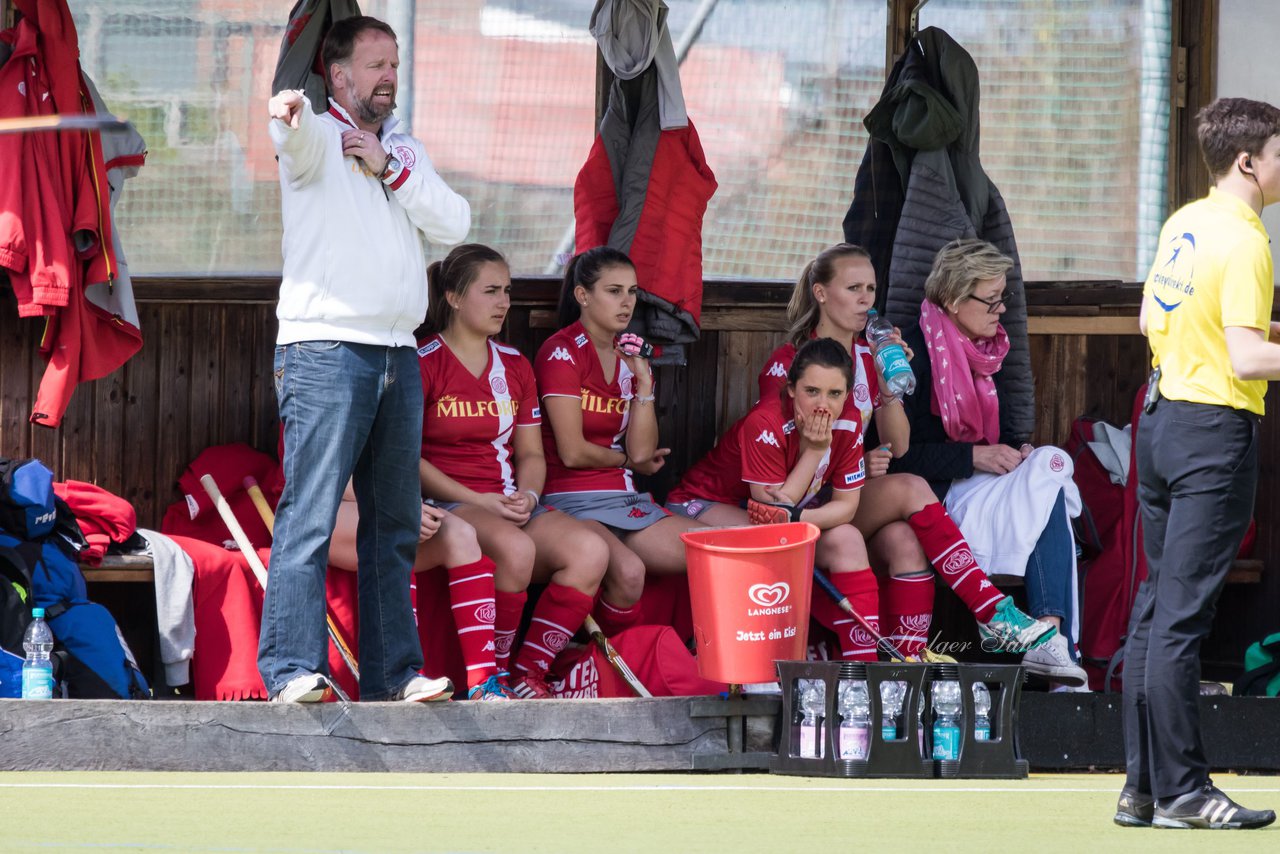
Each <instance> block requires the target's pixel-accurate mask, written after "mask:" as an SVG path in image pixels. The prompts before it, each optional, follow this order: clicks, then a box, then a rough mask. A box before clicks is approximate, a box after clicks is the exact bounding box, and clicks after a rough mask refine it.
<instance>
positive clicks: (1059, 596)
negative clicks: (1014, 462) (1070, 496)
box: [1024, 490, 1080, 661]
mask: <svg viewBox="0 0 1280 854" xmlns="http://www.w3.org/2000/svg"><path fill="white" fill-rule="evenodd" d="M1075 548H1076V541H1075V537H1074V536H1073V535H1072V533H1071V522H1070V521H1069V520H1068V518H1067V499H1066V496H1065V495H1063V493H1062V490H1058V500H1057V501H1055V502H1054V504H1053V511H1052V512H1050V513H1049V521H1048V523H1046V524H1045V526H1044V530H1043V531H1041V532H1040V539H1038V540H1036V546H1035V548H1034V549H1032V550H1031V557H1030V558H1028V559H1027V575H1026V578H1025V579H1024V582H1025V583H1026V585H1027V605H1028V606H1029V607H1030V609H1031V616H1033V617H1061V618H1062V636H1063V637H1064V638H1066V639H1067V648H1068V649H1069V650H1070V651H1071V660H1072V661H1079V659H1080V657H1079V655H1077V653H1076V645H1075V644H1074V643H1072V641H1071V620H1072V609H1071V602H1072V592H1073V591H1072V589H1071V581H1072V572H1071V557H1072V555H1073V554H1074V552H1075Z"/></svg>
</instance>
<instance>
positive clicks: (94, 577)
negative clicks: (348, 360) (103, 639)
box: [80, 555, 1262, 584]
mask: <svg viewBox="0 0 1280 854" xmlns="http://www.w3.org/2000/svg"><path fill="white" fill-rule="evenodd" d="M80 571H81V572H83V573H84V580H85V581H89V582H93V583H120V582H135V583H142V582H145V583H150V582H152V581H155V572H154V571H153V568H152V565H151V558H149V557H147V556H145V555H107V556H106V557H104V558H103V559H102V564H101V566H88V565H86V564H81V565H80ZM1261 581H1262V561H1260V560H1253V559H1248V560H1237V561H1236V562H1235V563H1233V564H1232V565H1231V571H1230V572H1228V573H1227V583H1228V584H1258V583H1260V582H1261Z"/></svg>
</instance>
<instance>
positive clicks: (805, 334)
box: [787, 243, 871, 347]
mask: <svg viewBox="0 0 1280 854" xmlns="http://www.w3.org/2000/svg"><path fill="white" fill-rule="evenodd" d="M845 258H866V259H867V260H868V261H869V260H871V254H870V253H869V252H867V250H865V249H863V248H862V247H861V246H858V245H856V244H853V243H837V244H836V245H835V246H828V247H827V248H826V249H823V250H822V251H821V252H819V253H818V257H817V258H814V259H813V260H812V261H810V262H809V263H808V264H805V265H804V270H802V271H801V272H800V278H799V279H797V280H796V286H795V290H793V291H792V292H791V301H790V302H788V303H787V324H788V325H787V341H789V342H790V343H792V344H794V345H795V346H796V347H799V346H801V345H802V344H804V342H806V341H808V340H809V336H810V335H812V334H813V330H815V329H817V328H818V321H819V320H821V319H822V310H821V308H819V306H818V299H817V297H815V296H814V294H813V286H814V285H826V284H829V283H830V282H831V280H832V279H834V278H835V277H836V263H837V262H839V261H842V260H844V259H845Z"/></svg>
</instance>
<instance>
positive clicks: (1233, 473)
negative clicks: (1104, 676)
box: [1115, 98, 1280, 829]
mask: <svg viewBox="0 0 1280 854" xmlns="http://www.w3.org/2000/svg"><path fill="white" fill-rule="evenodd" d="M1197 123H1198V128H1197V132H1198V135H1199V139H1200V150H1201V152H1202V153H1203V155H1204V159H1205V164H1206V165H1207V166H1208V167H1209V172H1210V174H1211V175H1212V176H1213V180H1214V186H1213V188H1212V189H1211V190H1209V194H1208V195H1207V196H1206V197H1204V198H1202V199H1199V200H1198V201H1195V202H1192V203H1191V204H1189V205H1187V206H1185V207H1183V208H1181V209H1180V210H1178V211H1177V212H1176V213H1174V214H1173V216H1171V217H1170V218H1169V220H1168V221H1167V222H1166V223H1165V225H1164V228H1163V229H1162V230H1161V232H1160V244H1159V248H1158V249H1157V252H1156V258H1155V262H1154V263H1153V264H1152V266H1151V272H1150V273H1149V274H1148V276H1147V281H1146V285H1145V287H1144V288H1143V296H1142V313H1141V317H1140V320H1139V324H1140V326H1141V328H1142V332H1143V334H1145V335H1146V336H1147V338H1148V340H1149V342H1150V344H1151V351H1152V354H1153V358H1152V365H1153V367H1155V368H1156V369H1157V372H1156V373H1155V374H1154V375H1153V379H1152V383H1151V388H1150V390H1149V392H1148V398H1147V405H1146V408H1145V411H1144V414H1143V416H1142V418H1141V421H1140V422H1139V425H1138V436H1137V443H1138V448H1137V457H1138V503H1139V507H1140V509H1141V513H1142V525H1143V547H1144V550H1145V552H1146V557H1147V572H1148V576H1147V580H1146V581H1144V582H1142V585H1141V586H1140V587H1139V589H1138V596H1137V599H1136V601H1135V602H1134V606H1133V614H1132V616H1131V617H1130V621H1129V635H1128V640H1127V641H1126V643H1125V654H1124V736H1125V753H1126V764H1127V776H1126V779H1125V786H1124V789H1123V790H1122V791H1121V793H1120V801H1119V804H1118V805H1117V808H1116V814H1115V821H1116V823H1117V824H1120V825H1122V826H1127V827H1146V826H1156V827H1178V828H1211V829H1232V828H1235V829H1243V828H1257V827H1266V826H1267V825H1269V824H1271V823H1272V822H1273V821H1275V817H1276V815H1275V812H1274V811H1272V810H1250V809H1245V808H1244V807H1242V806H1240V805H1239V804H1237V803H1235V802H1234V801H1232V800H1231V799H1230V798H1229V797H1227V796H1226V795H1225V794H1223V793H1222V792H1221V791H1220V790H1219V789H1217V788H1216V787H1215V786H1214V785H1213V782H1212V781H1211V780H1210V779H1209V764H1208V762H1207V761H1206V759H1205V754H1204V746H1203V743H1202V738H1201V733H1200V714H1199V706H1198V701H1199V694H1200V644H1201V641H1202V640H1203V639H1204V637H1205V636H1206V635H1208V633H1209V629H1210V627H1211V625H1212V622H1213V614H1214V609H1215V606H1216V604H1217V600H1218V595H1219V594H1220V593H1221V591H1222V585H1223V582H1224V580H1225V579H1226V575H1227V570H1228V569H1229V568H1230V566H1231V561H1232V559H1233V558H1234V557H1235V554H1236V551H1237V550H1238V549H1239V547H1240V541H1241V538H1242V537H1243V536H1244V533H1245V530H1246V528H1247V527H1248V525H1249V519H1250V517H1251V516H1252V515H1253V502H1254V492H1255V489H1256V487H1257V481H1258V429H1259V420H1260V419H1261V417H1262V414H1263V396H1264V395H1265V394H1266V390H1267V380H1274V379H1280V343H1277V341H1278V340H1280V324H1275V323H1272V322H1271V302H1272V294H1273V293H1274V275H1273V271H1272V263H1271V248H1270V245H1269V240H1268V238H1267V231H1266V229H1265V228H1264V227H1263V224H1262V220H1261V219H1260V218H1259V215H1260V214H1261V212H1262V209H1263V208H1264V207H1266V206H1267V205H1269V204H1272V203H1274V202H1277V201H1280V109H1277V108H1276V107H1273V106H1271V105H1270V104H1265V103H1261V102H1258V101H1250V100H1246V99H1244V98H1220V99H1219V100H1217V101H1215V102H1213V103H1212V104H1210V105H1209V106H1207V107H1205V108H1204V109H1203V110H1201V112H1200V114H1199V116H1197Z"/></svg>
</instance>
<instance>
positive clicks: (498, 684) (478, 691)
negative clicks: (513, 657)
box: [467, 673, 516, 703]
mask: <svg viewBox="0 0 1280 854" xmlns="http://www.w3.org/2000/svg"><path fill="white" fill-rule="evenodd" d="M505 675H506V674H505V673H499V674H496V675H494V676H490V677H489V678H488V679H486V680H484V681H483V682H481V683H480V684H479V685H477V686H475V687H474V688H472V689H471V690H470V691H468V692H467V699H468V700H479V701H480V702H482V703H491V702H494V701H500V700H514V699H515V698H516V695H515V693H514V692H512V690H511V689H510V688H508V687H507V686H506V685H505V684H503V682H502V681H501V680H500V679H499V678H498V677H499V676H505Z"/></svg>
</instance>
